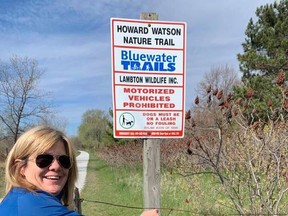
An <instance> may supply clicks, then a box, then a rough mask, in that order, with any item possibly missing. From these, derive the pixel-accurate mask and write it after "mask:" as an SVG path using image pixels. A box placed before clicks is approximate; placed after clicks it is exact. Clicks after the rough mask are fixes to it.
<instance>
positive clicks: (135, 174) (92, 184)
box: [81, 154, 143, 216]
mask: <svg viewBox="0 0 288 216" xmlns="http://www.w3.org/2000/svg"><path fill="white" fill-rule="evenodd" d="M140 173H141V171H140V170H138V169H126V168H125V167H119V168H116V167H114V168H113V167H110V166H108V165H107V164H106V163H105V162H103V161H101V160H100V159H98V158H97V157H96V156H95V155H94V154H90V160H89V165H88V175H87V179H86V184H85V187H84V189H83V191H82V192H81V198H83V199H84V201H83V203H82V213H83V214H84V215H97V216H109V215H111V216H112V215H115V216H116V215H117V216H118V215H131V216H132V215H140V214H141V212H142V210H141V209H132V208H129V207H139V208H142V205H143V204H142V203H143V201H142V181H141V182H140V179H141V177H140ZM98 201H100V202H102V203H99V202H98ZM105 203H107V204H105ZM108 203H109V204H108ZM113 205H114V206H113ZM115 205H123V206H127V207H118V206H115Z"/></svg>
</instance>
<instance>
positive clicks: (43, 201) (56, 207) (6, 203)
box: [0, 188, 79, 216]
mask: <svg viewBox="0 0 288 216" xmlns="http://www.w3.org/2000/svg"><path fill="white" fill-rule="evenodd" d="M1 205H3V206H2V208H3V209H4V208H5V209H7V210H8V209H14V211H15V210H16V209H18V210H21V209H22V210H23V212H21V213H19V214H15V215H23V216H24V215H29V216H31V215H33V216H34V215H37V216H38V215H62V214H63V215H64V214H65V215H79V214H76V213H74V212H73V211H70V210H68V209H67V208H66V207H65V206H63V205H62V204H61V202H60V201H59V199H58V198H57V197H55V196H53V195H51V194H49V193H47V192H44V191H41V190H36V191H29V190H26V189H24V188H13V189H12V190H11V191H10V192H9V193H8V194H7V196H6V197H5V198H4V200H3V202H2V203H1ZM0 209H1V208H0ZM25 209H29V212H26V213H25ZM12 215H13V214H12Z"/></svg>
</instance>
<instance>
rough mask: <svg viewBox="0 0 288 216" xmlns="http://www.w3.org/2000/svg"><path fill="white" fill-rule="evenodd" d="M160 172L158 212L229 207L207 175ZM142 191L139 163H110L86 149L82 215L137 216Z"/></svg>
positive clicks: (177, 215)
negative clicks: (86, 161) (86, 169)
mask: <svg viewBox="0 0 288 216" xmlns="http://www.w3.org/2000/svg"><path fill="white" fill-rule="evenodd" d="M161 172H162V173H161V201H160V204H161V214H162V215H169V216H190V215H198V214H201V215H205V214H210V215H216V214H217V215H220V214H222V215H223V213H225V212H226V213H228V212H229V211H230V213H231V210H229V209H227V208H226V209H225V208H224V206H223V205H222V204H225V198H223V196H222V195H221V193H220V191H219V186H217V185H215V183H213V184H212V183H211V181H212V180H211V177H210V178H209V177H207V176H198V177H196V178H194V180H195V182H187V180H186V179H185V178H183V177H180V176H179V175H177V174H170V173H168V172H165V171H163V170H162V171H161ZM189 179H191V178H189ZM142 191H143V173H142V165H140V166H139V167H133V168H132V167H125V166H120V167H111V166H109V165H108V164H107V163H105V162H104V161H102V160H100V159H99V158H97V157H96V156H95V155H94V154H91V153H90V161H89V165H88V175H87V179H86V184H85V187H84V189H83V191H82V193H81V198H83V199H84V201H83V203H82V213H83V214H84V215H88V216H90V215H91V216H93V215H97V216H119V215H121V216H122V215H125V216H126V215H129V216H133V215H137V216H139V215H140V213H141V212H142V207H143V193H142ZM211 193H212V194H214V195H213V196H208V197H207V194H211ZM100 202H103V203H100ZM117 205H121V206H125V207H119V206H117ZM131 207H139V208H140V209H133V208H131Z"/></svg>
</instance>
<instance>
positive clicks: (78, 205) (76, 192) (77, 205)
mask: <svg viewBox="0 0 288 216" xmlns="http://www.w3.org/2000/svg"><path fill="white" fill-rule="evenodd" d="M81 202H82V199H80V193H79V189H78V188H77V187H75V189H74V204H75V208H76V209H75V210H76V211H77V212H78V213H79V214H82V208H81Z"/></svg>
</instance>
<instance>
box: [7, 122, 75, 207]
mask: <svg viewBox="0 0 288 216" xmlns="http://www.w3.org/2000/svg"><path fill="white" fill-rule="evenodd" d="M58 141H62V142H63V143H64V146H65V150H66V153H67V154H68V156H69V157H70V158H71V162H72V167H71V168H70V170H69V174H68V179H67V182H66V184H65V186H64V188H63V196H62V203H63V204H64V205H67V206H68V207H69V208H70V209H73V208H74V205H73V193H74V187H75V182H76V180H77V176H78V170H77V165H76V156H75V151H74V148H73V146H72V144H71V143H70V141H69V139H68V137H67V136H66V135H64V133H62V132H61V131H58V130H56V129H53V128H51V127H49V126H37V127H34V128H32V129H30V130H28V131H26V132H25V133H23V134H22V135H21V136H20V137H19V138H18V140H17V141H16V143H15V145H14V146H13V148H12V149H11V151H10V152H9V154H8V157H7V160H6V167H5V180H6V195H7V193H8V192H9V191H10V190H11V189H12V188H13V187H23V188H26V189H27V190H29V191H33V190H35V189H37V188H36V186H35V185H32V184H31V183H29V182H28V181H27V180H26V179H25V177H23V176H22V175H21V173H20V171H21V168H22V167H24V166H25V165H26V163H27V160H25V159H28V158H29V156H31V155H38V154H42V153H44V152H46V151H47V150H49V149H50V148H51V147H52V146H53V145H54V144H55V143H56V142H58ZM19 159H20V160H19ZM18 160H19V161H21V162H19V161H18ZM16 161H17V162H16Z"/></svg>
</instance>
